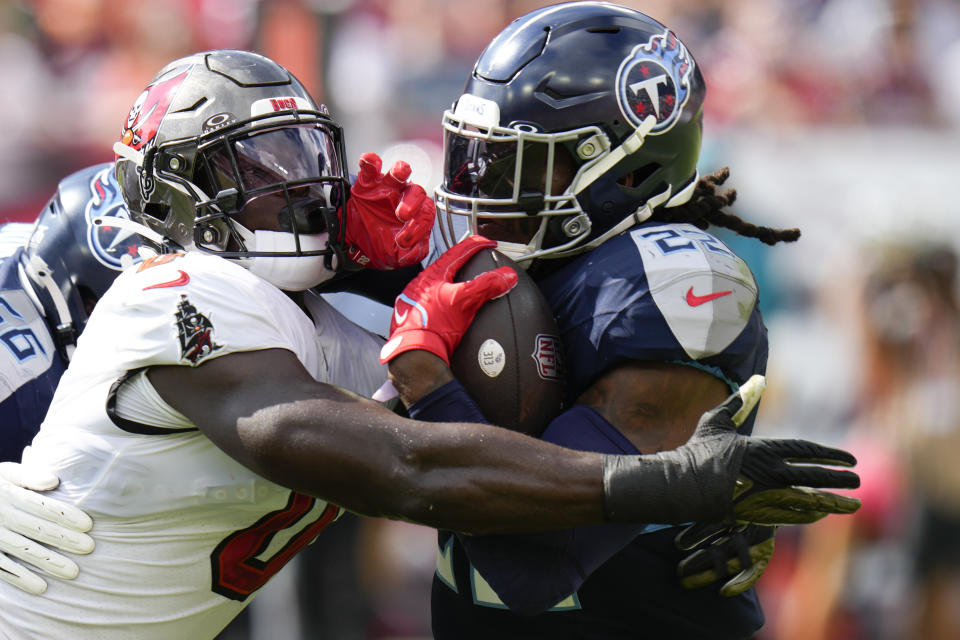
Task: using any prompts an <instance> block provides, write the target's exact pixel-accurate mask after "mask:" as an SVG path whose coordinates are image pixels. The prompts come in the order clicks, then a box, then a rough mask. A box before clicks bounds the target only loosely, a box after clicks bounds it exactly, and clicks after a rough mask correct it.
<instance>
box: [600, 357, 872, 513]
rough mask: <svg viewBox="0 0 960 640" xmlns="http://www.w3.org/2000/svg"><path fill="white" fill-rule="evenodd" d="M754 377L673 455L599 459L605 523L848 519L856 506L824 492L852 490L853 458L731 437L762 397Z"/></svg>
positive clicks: (855, 482)
mask: <svg viewBox="0 0 960 640" xmlns="http://www.w3.org/2000/svg"><path fill="white" fill-rule="evenodd" d="M764 387H765V382H764V379H763V376H753V377H752V378H750V380H748V381H747V382H746V383H745V384H744V385H743V386H741V387H740V390H739V391H738V392H737V393H734V394H732V395H731V396H730V397H728V398H727V399H726V400H725V401H724V402H723V403H722V404H721V405H720V406H718V407H717V408H715V409H712V410H710V411H708V412H707V413H705V414H703V417H702V418H701V419H700V423H699V424H698V425H697V429H696V431H694V434H693V436H691V438H690V440H689V441H688V442H687V443H686V444H684V445H683V446H681V447H678V448H677V449H674V450H673V451H662V452H660V453H656V454H651V455H644V456H614V455H606V456H604V465H603V466H604V470H603V481H604V497H605V505H604V506H605V511H606V516H607V520H608V521H610V522H647V523H663V524H682V523H685V522H717V523H725V524H730V525H732V524H735V523H747V522H752V523H756V524H766V525H781V524H805V523H809V522H815V521H817V520H819V519H820V518H822V517H824V516H826V515H827V514H830V513H853V512H854V511H856V510H857V509H859V508H860V501H859V500H857V499H856V498H849V497H846V496H840V495H837V494H834V493H830V492H827V491H820V489H824V488H839V489H855V488H857V487H859V486H860V477H859V476H858V475H857V474H855V473H853V472H852V471H842V470H836V469H828V468H826V467H823V466H820V465H835V466H843V467H852V466H853V465H855V464H856V462H857V461H856V458H854V457H853V456H852V455H851V454H849V453H847V452H846V451H843V450H842V449H834V448H832V447H826V446H823V445H820V444H817V443H815V442H810V441H808V440H773V439H767V438H756V437H751V436H744V435H741V434H738V433H737V431H736V429H737V427H738V426H740V425H741V424H743V421H744V420H745V419H746V417H747V416H748V415H749V414H750V412H751V411H752V410H753V408H754V406H756V404H757V402H758V401H759V399H760V395H761V394H762V393H763V389H764Z"/></svg>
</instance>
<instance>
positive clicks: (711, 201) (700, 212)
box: [651, 167, 800, 245]
mask: <svg viewBox="0 0 960 640" xmlns="http://www.w3.org/2000/svg"><path fill="white" fill-rule="evenodd" d="M729 177H730V168H729V167H723V168H722V169H718V170H716V171H714V172H713V173H711V174H710V175H706V176H704V177H702V178H700V180H699V181H698V182H697V186H696V187H695V188H694V191H693V197H691V198H690V200H689V201H688V202H687V203H686V204H682V205H680V206H678V207H670V208H667V207H657V209H656V210H655V211H654V213H653V215H652V216H651V219H652V220H657V221H659V222H688V223H690V224H692V225H694V226H696V227H698V228H700V229H704V230H706V229H707V228H708V227H709V226H710V225H714V226H717V227H724V228H726V229H730V230H731V231H733V232H734V233H737V234H738V235H741V236H744V237H746V238H756V239H757V240H759V241H760V242H763V243H764V244H769V245H775V244H777V243H778V242H795V241H796V239H797V238H799V237H800V229H771V228H770V227H761V226H758V225H755V224H752V223H750V222H747V221H746V220H743V219H741V218H740V217H738V216H735V215H734V214H732V213H727V212H726V211H722V209H723V208H724V207H729V206H730V205H732V204H733V203H734V201H735V200H736V199H737V192H736V191H735V190H734V189H727V190H726V191H718V190H717V187H719V186H720V185H722V184H723V183H724V182H726V181H727V178H729Z"/></svg>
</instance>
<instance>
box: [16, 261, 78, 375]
mask: <svg viewBox="0 0 960 640" xmlns="http://www.w3.org/2000/svg"><path fill="white" fill-rule="evenodd" d="M21 267H22V268H25V271H26V275H27V276H29V280H32V281H34V282H37V283H39V284H40V285H41V286H43V288H44V289H46V290H47V295H49V296H50V299H51V300H52V301H53V307H54V309H53V310H54V312H55V313H56V314H57V317H56V318H48V320H49V324H50V326H52V327H53V341H54V344H55V345H56V347H57V351H58V352H59V353H60V356H61V357H62V358H63V359H64V361H65V362H70V359H71V358H72V357H73V352H74V350H75V349H76V348H77V326H76V324H75V323H74V322H73V316H72V315H70V307H69V306H68V305H67V299H66V298H65V297H64V295H63V291H61V290H60V287H58V286H57V283H56V282H55V281H54V279H53V277H52V276H51V275H50V273H51V271H52V269H50V267H49V266H48V265H47V263H46V262H44V260H43V258H41V257H40V256H33V257H32V258H30V261H29V262H27V263H26V264H25V265H23V264H21ZM29 280H28V282H26V283H23V284H28V285H29V284H30V282H29ZM24 288H25V289H27V290H28V291H29V292H30V293H33V296H32V297H33V298H34V301H35V302H39V300H38V299H37V298H36V293H35V292H34V291H33V287H24ZM39 306H40V309H41V310H43V305H39ZM44 315H46V313H44Z"/></svg>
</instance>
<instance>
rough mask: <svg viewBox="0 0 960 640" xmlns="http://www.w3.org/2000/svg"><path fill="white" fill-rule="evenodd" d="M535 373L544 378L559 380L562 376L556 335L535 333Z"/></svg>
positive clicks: (561, 363)
mask: <svg viewBox="0 0 960 640" xmlns="http://www.w3.org/2000/svg"><path fill="white" fill-rule="evenodd" d="M531 355H532V356H533V360H534V362H536V363H537V373H539V374H540V377H541V378H543V379H544V380H560V379H561V378H562V377H563V360H562V358H561V357H560V340H559V338H557V337H556V336H551V335H546V334H543V333H540V334H537V337H536V340H535V347H534V350H533V353H532V354H531Z"/></svg>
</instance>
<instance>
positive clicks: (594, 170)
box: [571, 116, 657, 195]
mask: <svg viewBox="0 0 960 640" xmlns="http://www.w3.org/2000/svg"><path fill="white" fill-rule="evenodd" d="M656 124H657V119H656V118H655V117H654V116H647V118H646V120H644V121H643V122H642V123H641V124H640V126H639V127H637V129H636V131H634V132H633V133H631V134H630V135H629V136H627V137H626V139H624V141H623V142H622V143H621V144H620V146H619V147H617V148H616V149H614V150H612V151H611V152H610V153H608V154H607V155H605V156H604V157H603V158H601V159H600V160H598V161H597V163H596V164H594V165H592V166H590V167H589V168H588V169H587V170H586V171H584V172H583V173H581V174H580V175H579V176H578V177H577V178H576V179H575V180H574V184H573V185H572V188H571V192H572V193H573V194H574V195H577V194H579V193H580V192H581V191H583V190H584V189H586V188H587V187H589V186H590V185H591V184H593V182H594V180H596V179H597V178H599V177H600V176H602V175H603V174H605V173H606V172H607V171H610V169H613V167H614V166H615V165H616V164H617V163H618V162H620V161H621V160H623V159H624V158H626V157H627V156H628V155H630V154H631V153H635V152H636V151H637V150H638V149H639V148H640V147H642V146H643V139H644V138H646V137H647V134H648V133H650V131H651V130H652V129H653V128H654V127H655V126H656Z"/></svg>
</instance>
